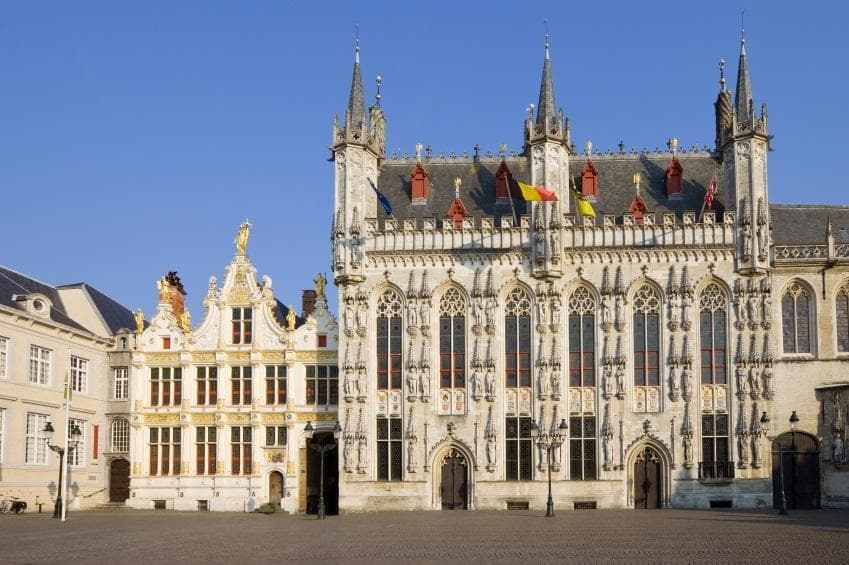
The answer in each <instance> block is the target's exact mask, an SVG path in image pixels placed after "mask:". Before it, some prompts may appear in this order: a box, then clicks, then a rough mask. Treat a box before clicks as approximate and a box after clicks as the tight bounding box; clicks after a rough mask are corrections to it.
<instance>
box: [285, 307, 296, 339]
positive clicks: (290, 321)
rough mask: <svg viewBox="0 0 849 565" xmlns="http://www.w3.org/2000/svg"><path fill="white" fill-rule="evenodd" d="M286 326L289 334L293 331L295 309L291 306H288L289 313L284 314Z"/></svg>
mask: <svg viewBox="0 0 849 565" xmlns="http://www.w3.org/2000/svg"><path fill="white" fill-rule="evenodd" d="M286 326H287V328H288V329H289V331H290V332H291V331H293V330H294V329H295V307H294V306H292V305H291V304H290V305H289V313H288V314H286Z"/></svg>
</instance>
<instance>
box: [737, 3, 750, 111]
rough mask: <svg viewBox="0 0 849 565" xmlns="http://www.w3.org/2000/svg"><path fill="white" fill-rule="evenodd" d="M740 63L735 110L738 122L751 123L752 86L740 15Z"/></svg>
mask: <svg viewBox="0 0 849 565" xmlns="http://www.w3.org/2000/svg"><path fill="white" fill-rule="evenodd" d="M740 18H741V20H740V64H739V66H738V67H737V91H736V92H735V93H734V111H735V113H736V114H737V121H738V122H746V123H749V124H751V122H752V121H753V120H754V116H753V115H751V114H752V113H753V112H751V111H750V110H751V107H752V105H751V102H752V87H751V85H750V84H749V65H748V63H747V61H746V37H745V33H746V30H745V29H744V28H743V23H742V18H743V14H741V15H740Z"/></svg>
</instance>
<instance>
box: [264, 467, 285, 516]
mask: <svg viewBox="0 0 849 565" xmlns="http://www.w3.org/2000/svg"><path fill="white" fill-rule="evenodd" d="M284 486H285V482H284V479H283V473H281V472H280V471H271V473H269V475H268V503H269V504H271V505H273V506H274V507H275V508H277V509H278V510H279V509H280V499H281V498H283V488H284Z"/></svg>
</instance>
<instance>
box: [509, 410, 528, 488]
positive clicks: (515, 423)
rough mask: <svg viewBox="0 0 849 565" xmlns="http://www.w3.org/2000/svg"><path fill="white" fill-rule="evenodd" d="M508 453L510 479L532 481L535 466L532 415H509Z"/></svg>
mask: <svg viewBox="0 0 849 565" xmlns="http://www.w3.org/2000/svg"><path fill="white" fill-rule="evenodd" d="M505 444H506V445H505V447H506V455H505V457H504V464H505V467H506V478H507V480H508V481H530V480H531V469H532V467H533V464H532V458H533V439H532V438H531V418H530V416H525V417H515V416H508V417H507V419H506V422H505Z"/></svg>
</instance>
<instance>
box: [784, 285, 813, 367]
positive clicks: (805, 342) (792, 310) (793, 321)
mask: <svg viewBox="0 0 849 565" xmlns="http://www.w3.org/2000/svg"><path fill="white" fill-rule="evenodd" d="M781 327H782V333H783V335H784V353H810V352H811V297H810V293H809V292H808V290H807V289H806V288H805V287H804V286H802V285H801V284H800V283H798V282H794V283H793V284H791V285H790V286H789V287H788V288H787V290H786V291H785V292H784V296H782V297H781Z"/></svg>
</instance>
